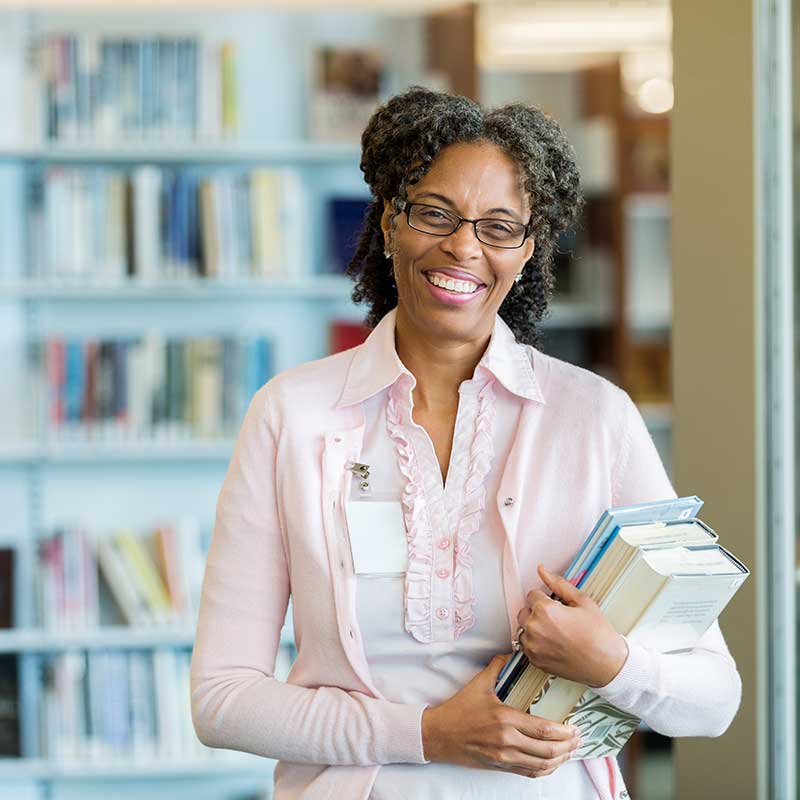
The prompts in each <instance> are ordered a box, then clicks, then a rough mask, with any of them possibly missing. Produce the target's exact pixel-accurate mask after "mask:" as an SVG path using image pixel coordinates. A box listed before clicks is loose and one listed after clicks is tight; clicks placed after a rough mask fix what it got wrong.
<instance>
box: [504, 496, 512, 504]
mask: <svg viewBox="0 0 800 800" xmlns="http://www.w3.org/2000/svg"><path fill="white" fill-rule="evenodd" d="M503 505H504V506H513V505H514V498H513V497H506V499H505V500H503Z"/></svg>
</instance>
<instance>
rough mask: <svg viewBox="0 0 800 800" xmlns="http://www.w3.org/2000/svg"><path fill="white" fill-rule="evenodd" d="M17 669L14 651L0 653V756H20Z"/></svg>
mask: <svg viewBox="0 0 800 800" xmlns="http://www.w3.org/2000/svg"><path fill="white" fill-rule="evenodd" d="M19 716H20V715H19V671H18V664H17V654H16V653H0V758H5V757H8V756H20V755H22V751H21V739H20V719H19Z"/></svg>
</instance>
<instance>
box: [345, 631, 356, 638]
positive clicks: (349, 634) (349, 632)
mask: <svg viewBox="0 0 800 800" xmlns="http://www.w3.org/2000/svg"><path fill="white" fill-rule="evenodd" d="M347 635H348V636H349V637H350V638H351V639H355V638H356V635H355V633H354V632H353V629H352V628H348V629H347Z"/></svg>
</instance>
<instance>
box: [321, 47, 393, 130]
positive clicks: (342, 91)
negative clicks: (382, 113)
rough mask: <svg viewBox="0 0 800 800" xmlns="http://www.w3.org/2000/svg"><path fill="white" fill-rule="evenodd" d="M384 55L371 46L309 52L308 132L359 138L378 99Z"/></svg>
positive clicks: (382, 76)
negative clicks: (310, 55)
mask: <svg viewBox="0 0 800 800" xmlns="http://www.w3.org/2000/svg"><path fill="white" fill-rule="evenodd" d="M384 60H385V57H384V54H383V52H382V51H381V50H379V49H377V48H374V47H362V48H358V47H338V46H333V45H326V46H323V47H319V48H317V49H315V50H314V51H313V53H312V64H311V71H310V74H311V89H310V98H309V123H310V125H309V134H310V137H311V138H312V139H347V140H351V141H359V139H360V138H361V133H362V132H363V130H364V128H365V127H366V124H367V122H368V121H369V118H370V116H371V115H372V112H373V111H374V110H375V108H376V107H377V106H378V103H379V102H380V95H381V89H382V84H383V82H384V79H385V67H384Z"/></svg>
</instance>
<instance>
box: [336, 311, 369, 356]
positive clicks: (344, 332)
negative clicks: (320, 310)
mask: <svg viewBox="0 0 800 800" xmlns="http://www.w3.org/2000/svg"><path fill="white" fill-rule="evenodd" d="M367 336H369V328H367V326H366V325H364V324H362V323H361V322H352V321H350V320H346V319H335V320H333V321H332V322H331V323H330V325H329V331H328V349H329V352H330V354H331V355H333V354H334V353H341V352H342V350H349V349H350V348H351V347H356V346H358V345H360V344H361V343H362V342H364V341H366V338H367Z"/></svg>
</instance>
